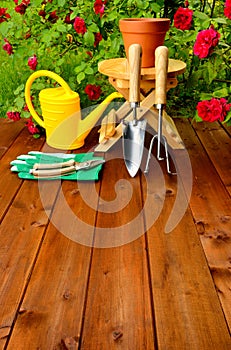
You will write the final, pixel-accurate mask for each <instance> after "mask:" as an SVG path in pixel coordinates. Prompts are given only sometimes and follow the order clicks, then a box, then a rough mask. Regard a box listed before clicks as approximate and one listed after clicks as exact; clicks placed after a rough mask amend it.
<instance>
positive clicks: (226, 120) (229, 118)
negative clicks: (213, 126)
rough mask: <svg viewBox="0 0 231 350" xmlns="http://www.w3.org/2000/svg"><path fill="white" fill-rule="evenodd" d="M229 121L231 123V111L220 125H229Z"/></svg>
mask: <svg viewBox="0 0 231 350" xmlns="http://www.w3.org/2000/svg"><path fill="white" fill-rule="evenodd" d="M230 121H231V111H229V113H228V114H227V116H226V118H225V120H224V121H223V122H222V124H224V123H228V122H229V123H230Z"/></svg>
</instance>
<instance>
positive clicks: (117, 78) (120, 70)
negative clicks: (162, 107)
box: [98, 58, 186, 151]
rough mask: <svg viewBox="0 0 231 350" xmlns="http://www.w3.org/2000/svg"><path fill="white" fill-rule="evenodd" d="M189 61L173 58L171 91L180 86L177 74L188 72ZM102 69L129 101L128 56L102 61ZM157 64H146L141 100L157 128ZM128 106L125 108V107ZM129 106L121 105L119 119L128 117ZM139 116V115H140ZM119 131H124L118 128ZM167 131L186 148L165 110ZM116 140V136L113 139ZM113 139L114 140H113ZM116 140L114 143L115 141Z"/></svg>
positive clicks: (169, 137) (179, 146)
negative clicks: (155, 65)
mask: <svg viewBox="0 0 231 350" xmlns="http://www.w3.org/2000/svg"><path fill="white" fill-rule="evenodd" d="M185 69H186V64H185V62H183V61H180V60H174V59H169V61H168V73H167V91H168V90H169V89H171V88H174V87H176V86H177V83H178V80H177V76H178V75H180V74H182V73H184V71H185ZM98 70H99V72H100V73H102V74H104V75H106V76H108V80H109V82H110V84H111V85H112V86H113V87H114V88H115V89H116V90H117V91H118V92H119V93H121V94H122V95H123V96H124V98H125V99H126V101H129V79H130V76H129V63H128V60H127V59H126V58H115V59H109V60H105V61H102V62H100V63H99V64H98ZM155 78H156V70H155V67H150V68H142V69H141V77H140V101H141V107H142V108H143V109H144V112H143V115H141V116H143V117H144V118H146V119H147V122H148V123H149V125H150V126H151V127H152V128H153V129H154V130H155V131H157V128H158V113H157V111H156V110H155V109H154V108H153V105H154V104H155ZM124 109H125V110H124ZM128 110H129V104H128V105H127V109H126V108H123V107H122V108H121V109H120V110H119V111H118V113H117V116H118V118H119V119H122V118H124V116H125V114H126V112H128ZM138 118H139V115H138ZM117 131H118V134H120V133H121V132H122V131H121V130H120V129H119V128H118V130H117ZM163 135H164V136H165V137H166V139H167V141H168V144H169V145H170V146H171V147H172V148H174V149H182V148H183V143H182V140H181V138H180V136H179V133H178V131H177V128H176V127H175V124H174V122H173V120H172V118H171V117H170V116H169V115H167V113H166V112H164V116H163ZM112 140H113V139H112ZM112 143H113V142H112ZM113 144H114V143H113ZM108 145H109V147H110V143H108V144H106V145H104V146H102V145H100V146H99V147H98V151H104V150H107V149H108V147H107V146H108Z"/></svg>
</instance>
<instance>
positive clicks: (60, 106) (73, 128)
mask: <svg viewBox="0 0 231 350" xmlns="http://www.w3.org/2000/svg"><path fill="white" fill-rule="evenodd" d="M42 76H43V77H49V78H51V79H54V80H56V81H57V82H58V83H59V85H61V86H60V87H56V88H47V89H43V90H41V91H40V93H39V102H40V105H41V110H42V116H43V118H40V116H39V115H38V114H37V113H36V111H35V109H34V106H33V104H32V101H31V94H30V90H31V86H32V83H33V81H34V80H35V79H36V78H38V77H42ZM121 97H123V96H122V95H121V94H120V93H118V92H114V93H112V94H111V95H109V96H108V97H107V98H106V99H105V100H104V101H103V102H102V103H101V104H100V105H98V106H97V107H96V108H95V109H94V110H93V111H92V112H91V113H90V114H89V115H88V116H87V117H86V118H85V119H83V120H82V119H81V109H80V99H79V95H78V93H77V92H74V91H72V90H71V88H70V87H69V85H68V84H67V83H66V82H65V81H64V80H63V79H62V78H61V77H60V76H59V75H57V74H56V73H53V72H50V71H47V70H40V71H36V72H34V73H33V74H31V76H30V77H29V79H28V80H27V82H26V87H25V100H26V104H27V106H28V109H29V111H30V113H31V115H32V117H33V118H34V119H35V121H36V122H37V123H38V124H39V125H40V126H41V127H43V128H44V129H45V131H46V140H47V143H48V145H49V146H51V147H54V148H58V149H76V148H80V147H82V146H83V145H84V140H85V138H86V137H87V135H88V134H89V133H90V131H91V129H92V128H93V127H94V125H95V124H96V123H97V121H98V120H99V118H100V117H101V115H102V113H103V112H104V111H105V109H106V108H107V106H108V104H109V103H110V102H111V101H112V100H113V99H115V98H121Z"/></svg>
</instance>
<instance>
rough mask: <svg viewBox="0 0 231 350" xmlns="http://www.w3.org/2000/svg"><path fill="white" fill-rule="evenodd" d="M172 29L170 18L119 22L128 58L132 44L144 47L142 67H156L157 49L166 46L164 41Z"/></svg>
mask: <svg viewBox="0 0 231 350" xmlns="http://www.w3.org/2000/svg"><path fill="white" fill-rule="evenodd" d="M169 27H170V19H168V18H124V19H121V20H120V21H119V28H120V31H121V33H122V38H123V41H124V47H125V51H126V56H127V58H128V59H129V57H128V48H129V46H130V45H132V44H140V45H141V46H142V64H141V67H143V68H144V67H153V66H155V49H156V48H157V47H158V46H162V45H163V44H164V39H165V35H166V33H167V31H168V30H169Z"/></svg>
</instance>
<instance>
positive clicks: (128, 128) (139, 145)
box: [123, 119, 147, 177]
mask: <svg viewBox="0 0 231 350" xmlns="http://www.w3.org/2000/svg"><path fill="white" fill-rule="evenodd" d="M146 124H147V122H146V120H145V119H144V120H136V121H134V120H132V121H129V122H125V121H124V122H123V156H124V161H125V165H126V168H127V170H128V172H129V174H130V176H131V177H134V176H135V175H136V174H137V172H138V170H139V168H140V164H141V161H142V156H143V150H144V138H145V129H146Z"/></svg>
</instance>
